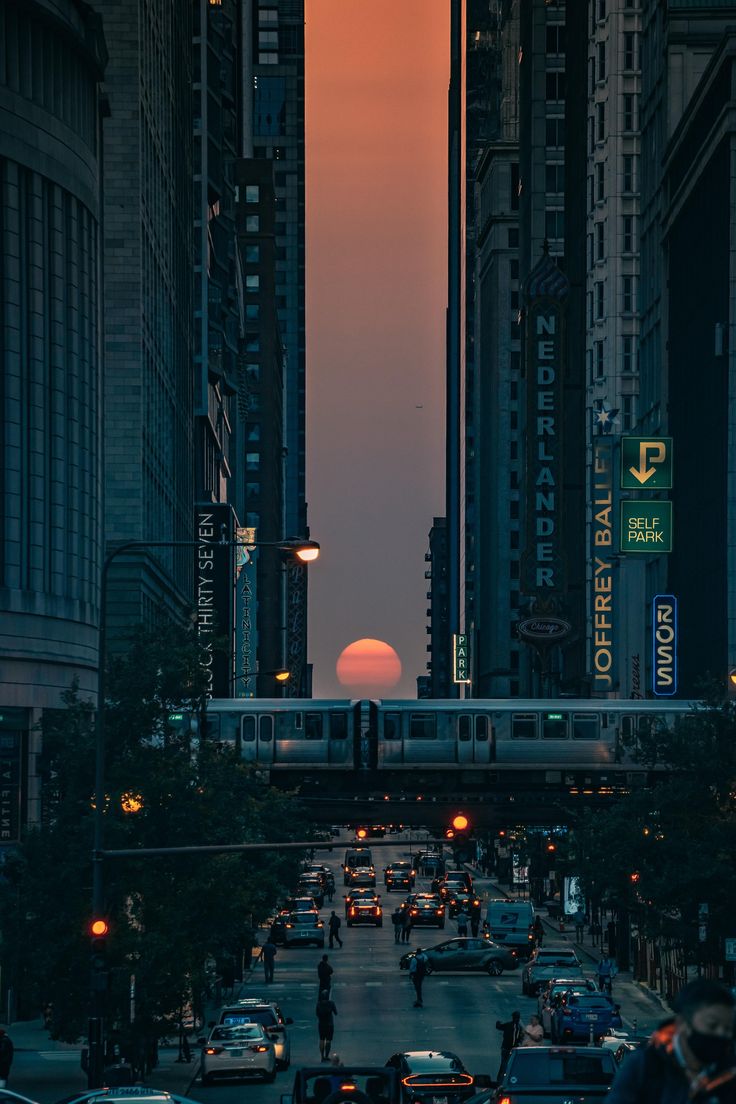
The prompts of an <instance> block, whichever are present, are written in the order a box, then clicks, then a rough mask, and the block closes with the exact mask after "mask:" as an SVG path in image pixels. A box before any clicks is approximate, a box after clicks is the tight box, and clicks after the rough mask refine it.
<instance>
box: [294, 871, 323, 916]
mask: <svg viewBox="0 0 736 1104" xmlns="http://www.w3.org/2000/svg"><path fill="white" fill-rule="evenodd" d="M297 892H298V894H299V896H301V897H311V898H312V900H313V901H314V903H315V905H316V906H317V908H322V906H323V904H324V903H325V890H324V886H323V885H322V882H321V881H320V879H319V878H316V877H313V876H312V875H311V874H301V875H300V876H299V883H298V885H297Z"/></svg>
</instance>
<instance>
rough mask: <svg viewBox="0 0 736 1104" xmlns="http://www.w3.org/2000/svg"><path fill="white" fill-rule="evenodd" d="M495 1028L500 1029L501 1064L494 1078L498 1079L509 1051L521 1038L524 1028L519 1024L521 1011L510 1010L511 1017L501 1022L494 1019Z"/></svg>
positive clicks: (504, 1070) (502, 1072)
mask: <svg viewBox="0 0 736 1104" xmlns="http://www.w3.org/2000/svg"><path fill="white" fill-rule="evenodd" d="M496 1030H497V1031H501V1032H502V1035H501V1065H500V1066H499V1067H498V1073H497V1074H496V1080H497V1081H500V1080H501V1078H502V1077H503V1075H504V1074H505V1072H506V1066H507V1065H508V1064H509V1058H510V1056H511V1051H512V1050H513V1049H514V1047H517V1046H518V1045H519V1043H520V1042H521V1040H522V1038H523V1033H524V1029H523V1028H522V1026H521V1012H512V1013H511V1019H510V1020H506V1022H505V1023H504V1022H502V1021H501V1020H496Z"/></svg>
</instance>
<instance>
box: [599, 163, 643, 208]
mask: <svg viewBox="0 0 736 1104" xmlns="http://www.w3.org/2000/svg"><path fill="white" fill-rule="evenodd" d="M637 169H638V165H637V157H636V155H635V154H633V153H626V154H624V156H623V157H622V158H621V189H620V193H619V194H620V195H622V196H626V195H635V194H636V192H637ZM605 199H606V162H605V161H596V163H595V165H594V166H593V173H592V174H590V175H589V176H588V209H589V210H590V211H592V210H593V208H594V207H595V205H596V203H604V202H605Z"/></svg>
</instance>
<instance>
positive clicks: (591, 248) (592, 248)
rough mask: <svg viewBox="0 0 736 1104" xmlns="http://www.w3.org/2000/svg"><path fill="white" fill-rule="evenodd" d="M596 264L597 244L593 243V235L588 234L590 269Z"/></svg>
mask: <svg viewBox="0 0 736 1104" xmlns="http://www.w3.org/2000/svg"><path fill="white" fill-rule="evenodd" d="M594 264H595V244H594V241H593V235H592V234H588V268H592V267H593V265H594Z"/></svg>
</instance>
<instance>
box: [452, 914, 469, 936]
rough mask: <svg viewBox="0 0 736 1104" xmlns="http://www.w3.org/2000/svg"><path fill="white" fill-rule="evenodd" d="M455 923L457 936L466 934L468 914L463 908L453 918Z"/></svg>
mask: <svg viewBox="0 0 736 1104" xmlns="http://www.w3.org/2000/svg"><path fill="white" fill-rule="evenodd" d="M455 923H456V924H457V934H458V935H467V934H468V914H467V912H466V911H465V909H464V908H461V909H460V911H459V913H458V914H457V916H456V917H455Z"/></svg>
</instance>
